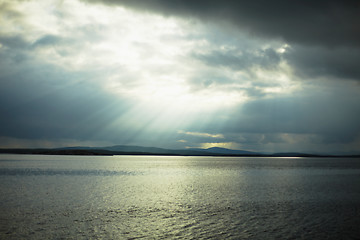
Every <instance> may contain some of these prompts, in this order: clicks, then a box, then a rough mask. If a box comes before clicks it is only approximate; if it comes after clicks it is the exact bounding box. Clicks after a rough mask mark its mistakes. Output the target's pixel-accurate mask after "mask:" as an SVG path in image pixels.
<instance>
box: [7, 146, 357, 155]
mask: <svg viewBox="0 0 360 240" xmlns="http://www.w3.org/2000/svg"><path fill="white" fill-rule="evenodd" d="M0 153H14V154H46V155H166V156H169V155H171V156H239V157H241V156H243V157H246V156H253V157H360V156H359V155H321V154H317V155H315V154H307V153H297V152H285V153H273V154H269V153H267V154H265V153H259V152H251V151H245V150H233V149H227V148H220V147H212V148H207V149H202V148H191V149H177V150H176V149H175V150H174V149H165V148H156V147H142V146H127V145H115V146H108V147H84V146H77V147H65V148H37V149H31V148H26V149H1V148H0Z"/></svg>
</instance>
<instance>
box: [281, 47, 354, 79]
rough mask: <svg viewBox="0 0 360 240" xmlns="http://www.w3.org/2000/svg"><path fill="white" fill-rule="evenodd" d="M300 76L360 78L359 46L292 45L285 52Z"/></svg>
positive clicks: (286, 57) (285, 56)
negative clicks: (323, 46) (333, 47)
mask: <svg viewBox="0 0 360 240" xmlns="http://www.w3.org/2000/svg"><path fill="white" fill-rule="evenodd" d="M284 58H285V59H286V60H287V62H288V63H289V64H290V65H292V66H295V71H296V74H297V75H298V76H300V77H302V78H316V77H330V78H331V77H335V78H340V79H352V80H360V67H359V63H360V48H346V47H342V48H335V49H328V48H321V47H303V46H293V47H292V48H291V49H289V50H288V51H287V52H286V53H285V54H284Z"/></svg>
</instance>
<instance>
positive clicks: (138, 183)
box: [0, 155, 360, 239]
mask: <svg viewBox="0 0 360 240" xmlns="http://www.w3.org/2000/svg"><path fill="white" fill-rule="evenodd" d="M359 226H360V159H355V158H249V157H246V158H236V157H177V156H176V157H169V156H41V155H0V239H360V227H359Z"/></svg>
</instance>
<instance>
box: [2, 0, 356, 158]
mask: <svg viewBox="0 0 360 240" xmlns="http://www.w3.org/2000/svg"><path fill="white" fill-rule="evenodd" d="M359 12H360V2H359V1H340V0H339V1H331V0H326V1H325V0H318V1H304V0H302V1H300V0H294V1H284V0H281V1H280V0H277V1H265V0H252V1H242V0H222V1H215V0H206V1H205V0H196V1H194V0H146V1H145V0H131V1H129V0H103V1H101V0H82V1H78V0H72V1H70V0H63V1H55V0H54V1H52V0H36V1H35V0H34V1H31V0H29V1H20V0H19V1H15V0H14V1H6V0H0V147H62V146H77V145H83V146H85V145H86V146H106V145H115V144H126V145H142V146H154V147H165V148H173V149H182V148H193V147H202V148H208V147H214V146H218V147H227V148H232V149H244V150H252V151H261V152H281V151H282V152H284V151H286V152H287V151H298V152H315V153H316V152H322V153H324V152H325V153H354V152H357V153H359V152H360V27H359V26H360V14H359Z"/></svg>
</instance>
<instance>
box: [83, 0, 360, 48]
mask: <svg viewBox="0 0 360 240" xmlns="http://www.w3.org/2000/svg"><path fill="white" fill-rule="evenodd" d="M88 1H90V2H102V3H105V4H114V5H115V4H119V5H124V6H129V7H133V8H137V9H141V10H145V11H156V12H160V13H162V14H164V15H179V16H195V17H199V18H203V19H209V20H215V21H223V20H225V21H229V22H231V23H233V24H234V25H236V26H239V27H241V28H245V29H246V30H248V31H249V32H252V33H256V34H259V35H264V36H270V37H276V38H277V37H281V38H283V39H284V40H285V41H290V42H297V43H303V44H311V45H313V44H315V45H327V46H339V45H355V46H359V45H360V29H359V27H358V26H359V25H360V17H359V9H360V4H359V2H358V1H349V0H345V1H340V0H318V1H310V0H306V1H304V0H301V1H300V0H295V1H286V0H277V1H265V0H254V1H245V0H223V1H215V0H210V1H209V0H197V1H192V0H147V1H143V0H131V1H128V0H88Z"/></svg>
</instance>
